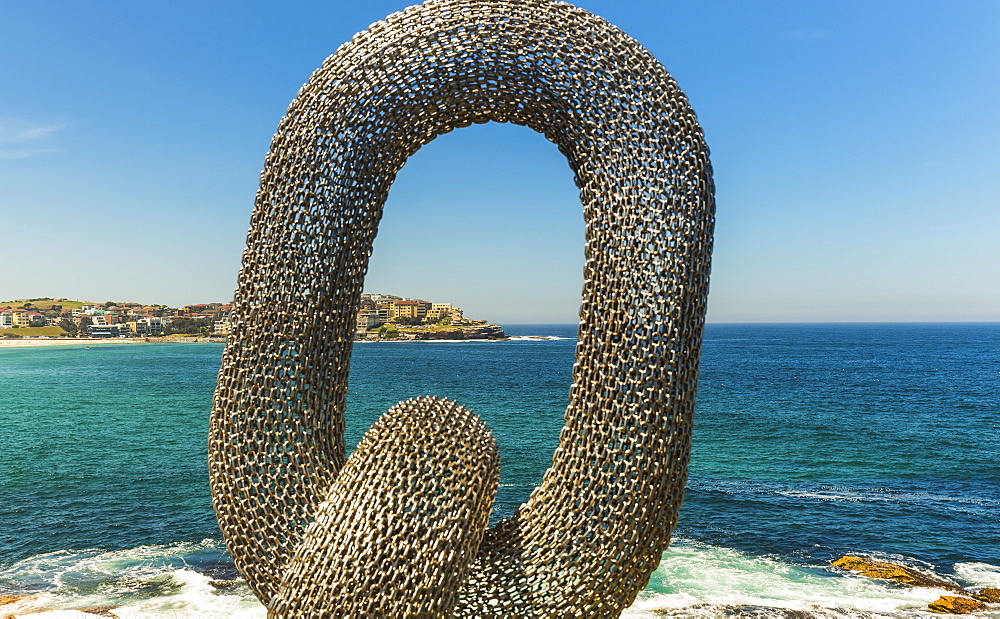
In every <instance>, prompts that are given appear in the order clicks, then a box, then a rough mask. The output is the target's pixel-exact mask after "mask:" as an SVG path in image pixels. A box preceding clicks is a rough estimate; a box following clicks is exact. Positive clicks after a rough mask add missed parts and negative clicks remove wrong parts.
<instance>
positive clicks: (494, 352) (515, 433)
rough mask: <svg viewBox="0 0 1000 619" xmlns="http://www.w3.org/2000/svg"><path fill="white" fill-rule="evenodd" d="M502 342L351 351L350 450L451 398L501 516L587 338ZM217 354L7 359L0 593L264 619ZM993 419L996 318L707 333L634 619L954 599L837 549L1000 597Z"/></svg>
mask: <svg viewBox="0 0 1000 619" xmlns="http://www.w3.org/2000/svg"><path fill="white" fill-rule="evenodd" d="M505 330H506V331H507V333H508V334H509V335H512V336H514V337H513V338H512V339H511V340H510V341H505V342H398V343H395V342H382V343H359V344H357V345H356V346H355V350H354V358H353V361H352V367H351V378H350V385H349V391H350V393H349V397H348V428H347V441H348V445H353V444H355V443H356V442H357V440H358V439H359V438H360V437H361V434H362V433H363V432H364V430H365V429H366V428H367V427H368V425H369V424H371V423H372V422H373V421H374V420H375V419H376V418H377V417H378V416H379V415H381V414H382V413H383V412H384V411H385V410H386V409H388V408H389V407H390V406H391V405H393V404H395V403H396V402H398V401H400V400H404V399H407V398H409V397H413V396H417V395H424V394H436V395H443V396H447V397H449V398H451V399H454V400H456V401H458V402H460V403H461V404H463V405H465V406H466V407H467V408H469V409H471V410H473V411H474V412H476V413H477V414H479V415H480V417H482V418H483V419H484V420H485V422H486V423H487V425H488V426H489V427H490V428H491V429H492V430H493V432H494V435H495V436H496V437H497V441H498V443H499V446H500V451H501V458H502V462H503V469H502V476H501V487H500V490H499V494H498V497H497V501H496V504H495V507H494V518H498V517H501V516H504V515H507V514H510V513H511V512H512V511H513V510H514V509H515V508H516V507H517V505H518V504H520V503H521V502H522V501H524V500H525V499H526V498H527V496H528V494H529V493H530V491H531V489H532V488H533V487H534V486H535V484H537V483H538V481H539V480H540V479H541V476H542V473H543V471H544V470H545V468H546V467H547V466H548V465H549V463H550V460H551V455H552V450H553V449H554V447H555V445H556V443H557V441H558V434H559V430H560V429H561V428H562V425H563V419H562V416H563V413H564V410H565V406H566V402H567V394H568V390H569V383H570V371H571V367H572V363H573V354H574V347H575V344H576V342H575V335H576V332H575V331H576V328H575V326H572V325H511V326H505ZM221 353H222V345H220V344H207V343H199V344H102V345H100V346H92V347H90V348H86V347H82V346H65V347H64V346H51V347H38V348H30V349H27V348H0V424H2V425H0V427H2V430H3V431H2V434H0V455H2V461H0V490H2V497H3V498H2V501H0V598H2V597H3V596H5V595H14V596H28V597H27V598H22V599H21V601H20V602H18V604H21V605H22V606H21V607H27V606H34V607H36V608H44V609H80V608H93V607H113V610H111V611H110V612H111V613H114V614H115V615H116V616H118V617H123V618H124V617H264V615H265V613H264V611H263V608H262V607H261V606H260V604H259V603H258V602H257V601H256V600H255V598H254V597H253V596H252V594H251V593H250V591H249V589H248V588H247V586H246V585H245V584H244V583H243V582H242V581H241V580H240V579H239V578H238V575H237V574H236V572H235V569H234V567H233V565H232V563H231V560H230V559H229V557H228V555H227V553H226V551H225V549H224V545H223V543H222V540H221V536H220V534H219V531H218V528H217V526H216V523H215V518H214V514H213V513H212V508H211V500H210V496H209V492H208V483H207V475H208V473H207V468H206V436H207V432H208V415H209V411H210V408H211V398H212V392H213V390H214V387H215V377H216V372H217V370H218V367H219V361H220V356H221ZM998 413H1000V324H788V325H773V324H772V325H729V324H711V325H708V327H707V330H706V337H705V344H704V350H703V356H702V374H701V380H700V388H699V394H698V407H697V415H696V425H695V430H694V446H693V454H692V459H691V469H690V470H691V474H690V480H689V483H688V487H687V491H686V494H685V502H684V506H683V508H682V510H681V517H680V523H679V525H678V527H677V529H676V530H675V532H674V536H673V541H672V543H671V546H670V548H669V549H668V550H667V552H665V553H664V555H663V562H662V563H661V565H660V567H659V568H658V569H657V570H656V572H655V573H654V574H653V577H652V580H651V581H650V584H649V586H648V587H647V589H646V590H645V591H643V592H642V594H640V597H639V599H638V600H637V601H636V603H635V605H634V606H633V607H632V608H631V609H629V610H628V611H627V612H626V615H625V616H631V617H657V616H684V617H692V616H694V617H719V616H754V617H901V616H902V617H923V616H931V614H930V613H929V612H928V611H927V610H926V606H927V604H928V603H929V602H931V601H933V600H935V599H937V597H938V596H940V595H942V594H943V593H944V592H943V591H941V590H931V589H914V588H910V587H907V586H903V585H899V584H896V583H892V582H887V581H879V580H873V579H869V578H865V577H861V576H857V575H854V574H851V573H848V572H845V571H843V570H840V569H838V568H834V567H831V566H830V562H831V561H832V560H834V559H836V558H838V557H840V556H842V555H846V554H854V555H864V556H868V557H873V558H876V559H880V560H886V561H892V562H897V563H902V564H905V565H909V566H912V567H916V568H918V569H920V570H921V571H924V572H925V573H927V574H930V575H935V576H937V577H939V578H942V579H945V580H949V581H951V582H954V583H955V584H957V585H960V586H963V587H970V588H982V587H1000V462H998V461H1000V417H998ZM0 609H2V610H4V611H5V612H7V611H8V610H9V608H8V607H2V606H0ZM991 611H992V612H990V611H987V613H986V614H985V615H981V616H988V617H994V618H997V617H1000V606H994V607H992V609H991ZM56 614H58V613H56ZM65 614H66V615H67V616H70V614H69V613H65Z"/></svg>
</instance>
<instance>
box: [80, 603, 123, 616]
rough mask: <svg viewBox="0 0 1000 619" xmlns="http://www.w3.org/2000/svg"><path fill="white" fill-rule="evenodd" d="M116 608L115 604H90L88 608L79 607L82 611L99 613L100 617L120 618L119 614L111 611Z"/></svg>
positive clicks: (93, 613)
mask: <svg viewBox="0 0 1000 619" xmlns="http://www.w3.org/2000/svg"><path fill="white" fill-rule="evenodd" d="M114 609H115V607H114V606H88V607H87V608H78V609H77V610H78V611H80V612H81V613H88V614H91V615H97V616H98V617H112V618H113V619H118V615H116V614H114V613H113V612H111V611H112V610H114Z"/></svg>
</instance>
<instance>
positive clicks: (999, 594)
mask: <svg viewBox="0 0 1000 619" xmlns="http://www.w3.org/2000/svg"><path fill="white" fill-rule="evenodd" d="M972 597H974V598H976V599H977V600H980V601H982V602H988V603H990V604H1000V589H997V588H996V587H987V588H985V589H980V590H979V591H976V592H975V593H973V594H972Z"/></svg>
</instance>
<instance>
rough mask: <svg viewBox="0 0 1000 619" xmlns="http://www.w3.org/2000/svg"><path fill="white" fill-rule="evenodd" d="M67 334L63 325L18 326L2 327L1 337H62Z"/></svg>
mask: <svg viewBox="0 0 1000 619" xmlns="http://www.w3.org/2000/svg"><path fill="white" fill-rule="evenodd" d="M62 335H66V331H65V330H64V329H63V328H62V327H18V328H16V329H0V337H10V336H18V337H60V336H62Z"/></svg>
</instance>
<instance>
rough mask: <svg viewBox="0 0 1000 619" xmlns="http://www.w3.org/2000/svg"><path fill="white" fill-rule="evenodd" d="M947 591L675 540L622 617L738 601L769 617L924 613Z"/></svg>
mask: <svg viewBox="0 0 1000 619" xmlns="http://www.w3.org/2000/svg"><path fill="white" fill-rule="evenodd" d="M946 593H947V592H946V591H944V590H941V589H920V588H908V587H900V586H897V585H894V584H890V583H885V582H881V581H877V580H872V579H869V578H864V577H861V576H854V575H844V574H843V573H837V572H835V571H833V570H828V569H825V568H823V567H810V566H802V565H795V564H792V563H787V562H783V561H779V560H776V559H771V558H763V557H752V556H749V555H746V554H744V553H741V552H739V551H736V550H733V549H729V548H721V547H715V546H709V545H706V544H700V543H696V542H690V541H684V540H675V542H674V543H673V544H672V545H671V547H670V548H669V549H668V550H667V552H665V553H664V555H663V562H662V563H661V564H660V567H659V568H657V570H656V572H655V573H654V574H653V578H652V579H651V581H650V586H649V587H648V588H647V589H646V590H645V591H643V592H642V593H641V594H640V595H639V598H638V599H637V600H636V602H635V604H633V606H632V607H631V608H629V609H628V611H626V613H625V614H624V616H626V617H633V618H638V617H662V616H685V617H715V616H720V615H721V614H725V613H731V612H733V607H743V608H746V609H747V611H746V612H745V613H743V614H745V615H749V616H757V617H762V616H768V615H769V612H768V609H771V613H770V614H771V615H772V616H773V615H777V614H779V613H780V612H782V611H802V612H808V613H809V614H810V615H811V616H815V617H900V616H909V617H924V616H927V617H930V616H933V614H932V613H930V612H929V611H927V604H929V603H930V602H933V601H934V600H936V599H937V598H938V597H939V596H941V595H944V594H946ZM750 609H753V610H750ZM777 609H781V610H777Z"/></svg>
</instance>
